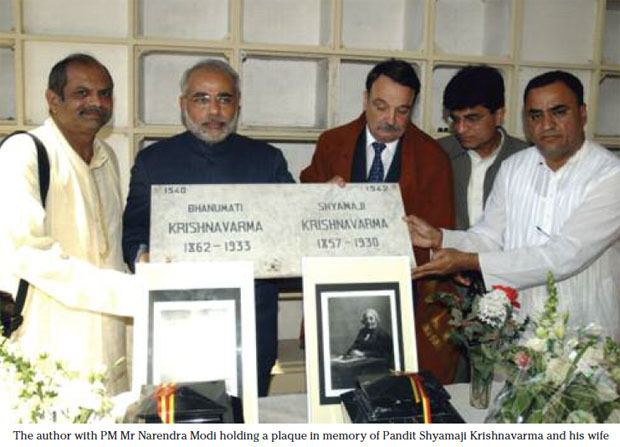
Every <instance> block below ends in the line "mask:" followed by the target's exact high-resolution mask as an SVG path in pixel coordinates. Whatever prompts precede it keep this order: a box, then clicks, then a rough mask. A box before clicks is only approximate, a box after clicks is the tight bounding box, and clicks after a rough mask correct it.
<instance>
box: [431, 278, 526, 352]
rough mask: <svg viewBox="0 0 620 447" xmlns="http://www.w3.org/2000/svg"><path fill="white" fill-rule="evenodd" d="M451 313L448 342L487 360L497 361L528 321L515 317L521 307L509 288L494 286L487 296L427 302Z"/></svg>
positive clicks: (440, 295) (449, 297)
mask: <svg viewBox="0 0 620 447" xmlns="http://www.w3.org/2000/svg"><path fill="white" fill-rule="evenodd" d="M428 301H430V302H439V303H441V304H443V305H445V306H448V307H449V308H450V309H451V319H450V326H452V328H453V330H452V331H451V332H450V339H451V340H452V341H453V342H454V343H456V344H459V345H462V346H464V347H465V348H466V349H468V350H469V351H470V352H471V351H477V350H479V351H480V354H482V355H484V356H485V357H487V358H488V359H489V360H495V361H496V360H500V359H501V358H502V356H501V353H502V350H506V349H508V347H509V346H510V344H511V343H512V342H513V341H514V340H516V339H517V338H518V337H519V336H520V334H521V333H522V332H523V330H524V329H525V326H526V325H527V319H526V320H525V321H519V320H518V318H516V317H517V313H518V310H519V309H520V307H521V305H520V304H519V301H518V300H517V291H516V290H514V289H512V288H510V287H503V286H493V289H492V290H491V291H490V292H487V293H481V294H467V295H466V296H465V297H461V296H457V295H453V294H451V293H445V292H439V293H435V294H433V295H431V296H430V297H429V298H428Z"/></svg>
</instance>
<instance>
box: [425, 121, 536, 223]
mask: <svg viewBox="0 0 620 447" xmlns="http://www.w3.org/2000/svg"><path fill="white" fill-rule="evenodd" d="M502 132H503V133H504V144H502V147H501V148H500V149H499V153H498V154H497V158H496V159H495V161H494V162H493V164H492V165H491V166H489V169H488V170H487V172H486V175H485V176H484V184H483V192H482V197H483V199H482V200H483V203H486V201H487V198H488V197H489V194H490V193H491V189H492V188H493V182H494V181H495V175H496V174H497V171H498V170H499V167H500V165H501V164H502V162H503V161H504V160H506V159H507V158H508V157H510V156H511V155H512V154H514V153H516V152H519V151H520V150H521V149H524V148H526V147H528V145H527V143H525V142H524V141H522V140H519V139H517V138H513V137H511V136H510V135H508V134H507V133H506V132H505V131H504V130H503V129H502ZM437 141H438V142H439V144H440V145H441V147H442V148H443V150H444V151H446V153H447V154H448V157H450V163H451V164H452V175H453V176H454V208H455V211H456V229H457V230H467V229H468V228H469V227H470V223H469V213H468V211H467V185H468V184H469V177H470V176H471V159H470V158H469V155H467V150H466V149H464V148H463V147H462V146H461V144H460V143H459V141H458V140H457V139H456V137H455V136H454V135H450V136H448V137H444V138H441V139H439V140H437Z"/></svg>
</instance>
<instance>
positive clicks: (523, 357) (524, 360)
mask: <svg viewBox="0 0 620 447" xmlns="http://www.w3.org/2000/svg"><path fill="white" fill-rule="evenodd" d="M514 361H515V363H516V364H517V367H518V368H519V369H520V370H521V371H527V369H528V368H529V367H530V354H529V353H527V352H524V351H519V352H517V353H516V354H515V357H514Z"/></svg>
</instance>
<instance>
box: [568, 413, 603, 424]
mask: <svg viewBox="0 0 620 447" xmlns="http://www.w3.org/2000/svg"><path fill="white" fill-rule="evenodd" d="M566 422H568V423H569V424H594V423H596V418H595V417H594V415H593V414H592V413H589V412H587V411H584V410H575V411H571V412H570V413H569V414H568V416H566Z"/></svg>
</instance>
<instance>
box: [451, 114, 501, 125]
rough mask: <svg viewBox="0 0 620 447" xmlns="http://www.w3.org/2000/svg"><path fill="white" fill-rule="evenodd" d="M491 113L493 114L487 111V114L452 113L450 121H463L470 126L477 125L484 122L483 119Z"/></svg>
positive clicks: (453, 122) (452, 123) (457, 122)
mask: <svg viewBox="0 0 620 447" xmlns="http://www.w3.org/2000/svg"><path fill="white" fill-rule="evenodd" d="M491 115H492V113H487V114H483V113H468V114H467V115H463V116H454V115H450V116H448V122H449V123H450V124H451V125H456V124H460V123H463V124H465V125H468V126H476V125H478V124H480V123H481V122H482V120H484V119H485V118H488V117H489V116H491Z"/></svg>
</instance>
